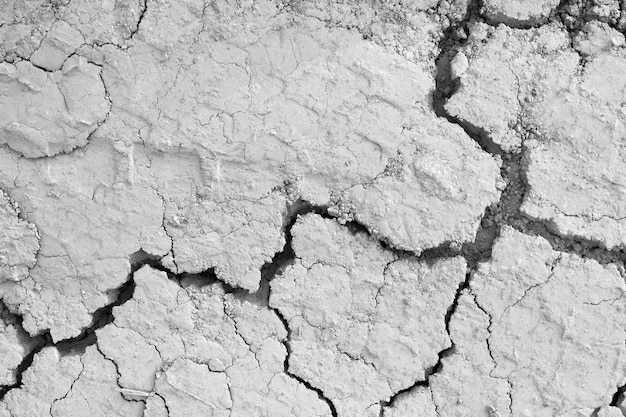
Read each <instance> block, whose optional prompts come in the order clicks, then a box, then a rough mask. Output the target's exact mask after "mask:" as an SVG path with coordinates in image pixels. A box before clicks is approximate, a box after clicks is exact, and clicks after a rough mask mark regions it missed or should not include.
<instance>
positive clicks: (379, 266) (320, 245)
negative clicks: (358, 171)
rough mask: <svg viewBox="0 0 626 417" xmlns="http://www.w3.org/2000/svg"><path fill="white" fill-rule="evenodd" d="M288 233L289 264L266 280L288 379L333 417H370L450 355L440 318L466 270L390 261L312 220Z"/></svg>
mask: <svg viewBox="0 0 626 417" xmlns="http://www.w3.org/2000/svg"><path fill="white" fill-rule="evenodd" d="M292 231H293V236H294V240H293V247H294V251H295V255H296V261H295V262H294V264H293V265H291V266H289V267H288V268H287V269H286V270H285V271H284V273H283V274H282V275H281V276H279V277H277V278H276V279H274V280H272V282H271V290H272V291H271V295H270V306H272V307H274V308H276V309H278V311H280V313H281V314H282V315H283V317H284V318H285V320H286V321H287V323H288V326H289V328H290V335H291V337H290V340H289V346H290V347H291V356H290V360H289V371H290V372H292V373H294V374H295V375H297V376H299V377H300V378H302V379H303V380H305V381H307V382H308V383H310V384H311V385H312V386H313V387H317V388H319V389H320V390H321V391H322V392H323V393H324V395H325V396H326V397H327V398H329V399H330V400H331V401H332V402H333V403H334V404H335V406H336V407H337V412H338V413H339V415H342V416H364V415H379V412H380V405H379V403H380V402H382V401H384V400H387V399H389V398H390V397H391V396H392V395H394V394H395V393H397V392H398V391H400V390H402V389H406V388H408V387H410V386H412V385H413V384H414V383H415V381H416V380H422V379H425V377H426V370H427V369H429V368H430V367H432V366H434V365H435V363H436V362H437V358H438V356H437V355H438V352H439V351H441V350H443V349H445V348H447V347H449V346H450V340H449V338H448V334H447V333H446V329H445V323H444V317H445V314H446V311H447V309H448V307H449V305H450V304H451V303H452V300H453V299H454V294H455V291H456V288H457V286H458V285H459V284H460V282H461V281H462V280H463V279H464V277H465V262H464V261H463V260H462V259H460V258H452V259H447V260H439V261H436V262H434V263H432V264H426V263H420V262H418V261H416V260H414V259H411V258H408V259H402V260H398V259H396V258H395V256H394V255H393V254H392V253H391V252H389V251H385V250H384V249H383V248H382V247H381V246H380V245H379V244H378V243H377V242H375V241H373V240H372V239H371V238H370V237H369V236H368V235H366V234H365V233H362V232H357V233H356V234H353V233H351V232H350V231H349V230H348V229H346V228H344V227H342V226H340V225H339V224H338V223H337V222H335V221H334V220H327V219H324V218H322V217H320V216H318V215H307V216H305V217H302V218H300V219H299V220H298V222H297V223H296V225H295V226H294V228H293V229H292Z"/></svg>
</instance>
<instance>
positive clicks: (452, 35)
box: [381, 0, 626, 416]
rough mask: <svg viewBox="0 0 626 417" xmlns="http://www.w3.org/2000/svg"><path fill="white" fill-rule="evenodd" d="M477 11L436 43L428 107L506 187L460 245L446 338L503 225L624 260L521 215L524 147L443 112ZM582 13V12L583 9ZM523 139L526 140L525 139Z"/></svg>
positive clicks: (569, 248)
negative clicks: (494, 165) (507, 147)
mask: <svg viewBox="0 0 626 417" xmlns="http://www.w3.org/2000/svg"><path fill="white" fill-rule="evenodd" d="M574 1H575V0H574ZM585 1H586V4H587V6H586V7H588V4H589V1H588V0H585ZM570 3H572V0H565V1H562V3H561V4H560V5H559V7H558V8H557V10H556V11H555V12H554V13H553V15H552V16H551V17H550V19H549V21H554V20H556V19H557V18H558V19H561V20H559V21H561V22H562V23H563V25H564V26H566V27H567V25H566V24H565V22H563V21H562V19H563V17H562V13H563V12H562V11H563V10H564V9H565V8H566V7H567V6H568V5H569V4H570ZM480 8H481V4H480V0H473V1H471V3H470V4H469V5H468V10H467V13H466V15H465V17H464V18H463V20H462V21H460V22H458V23H457V24H456V25H451V26H450V27H449V28H448V29H447V30H446V31H445V32H444V37H443V38H442V39H441V41H440V43H439V48H440V54H439V56H438V57H437V59H436V61H435V62H436V68H437V74H436V76H435V82H436V83H435V91H434V92H433V95H432V105H433V110H434V112H435V114H436V115H437V116H438V117H441V118H444V119H446V120H447V121H448V122H450V123H452V124H456V125H458V126H460V127H461V128H462V129H463V130H464V131H465V133H466V134H467V135H468V136H469V137H470V138H471V139H473V140H474V141H475V142H476V143H477V144H478V146H480V148H481V149H482V150H483V151H485V152H487V153H489V154H490V155H491V156H492V157H494V159H496V160H500V161H501V163H502V164H501V170H500V174H501V177H502V178H503V180H504V181H505V184H506V185H505V188H504V190H503V191H502V194H501V196H500V199H499V201H498V202H497V203H495V204H494V205H492V206H490V207H488V208H487V209H486V210H485V214H484V216H483V217H482V219H481V224H480V226H479V228H478V231H477V234H476V237H475V239H474V241H473V242H470V243H466V244H464V245H463V246H462V249H461V254H462V255H463V256H464V258H465V260H466V262H467V265H468V270H467V274H466V277H465V281H464V282H462V283H461V284H460V285H459V287H458V288H457V291H456V294H455V297H454V300H453V302H452V304H451V305H450V307H449V308H448V311H447V312H446V316H445V326H446V331H447V333H448V335H450V329H449V325H450V320H451V319H452V316H453V315H454V313H455V312H456V309H457V306H458V301H459V298H460V296H461V295H462V294H463V292H464V291H466V290H468V289H469V288H470V283H471V279H472V277H473V275H474V273H476V271H477V270H478V266H479V264H480V263H482V262H486V261H488V260H489V259H490V258H491V254H492V251H493V247H494V244H495V242H496V239H497V237H498V236H499V235H500V233H501V230H502V227H503V226H505V225H507V226H510V227H513V228H514V229H516V230H518V231H520V232H522V233H525V234H530V235H534V236H540V237H542V238H544V239H545V240H547V241H548V242H549V243H550V245H551V246H552V248H553V249H554V250H557V251H561V252H566V253H572V254H576V255H578V256H581V257H583V258H591V259H594V260H596V261H598V262H599V263H609V262H618V263H619V264H621V265H623V264H624V262H625V261H626V256H625V254H624V252H623V251H621V250H615V251H610V250H607V249H605V248H602V246H601V244H600V243H599V242H592V241H590V240H587V239H583V238H571V237H564V236H560V235H559V234H558V233H557V232H556V231H555V230H554V227H551V225H549V224H546V223H545V222H541V221H537V220H532V219H529V218H528V217H526V216H524V215H523V214H522V212H521V206H522V203H523V201H524V197H525V195H526V193H527V190H528V189H529V185H528V178H527V176H526V167H527V165H528V161H527V155H526V152H525V148H524V147H522V149H521V151H520V152H517V153H512V152H505V151H504V150H503V149H502V147H501V146H500V145H498V144H497V143H495V142H494V141H493V140H492V139H491V138H490V135H489V134H488V132H486V131H485V130H484V129H482V128H480V127H477V126H474V125H472V124H471V123H469V122H467V121H464V120H462V119H460V118H458V117H455V116H452V115H450V114H449V113H448V112H447V110H446V108H445V104H446V102H447V101H448V100H449V99H450V98H451V97H452V96H453V95H454V94H455V93H456V92H457V91H458V89H459V87H460V82H459V80H454V79H452V76H451V70H450V63H451V61H452V59H453V58H454V57H455V56H456V54H457V53H459V52H460V51H462V50H463V48H464V47H465V45H466V44H467V42H468V39H469V28H470V26H471V25H472V24H473V23H476V22H485V23H487V24H492V23H490V22H489V21H488V20H486V19H485V18H484V17H483V16H481V12H480ZM584 13H586V9H585V10H584ZM538 26H540V25H538ZM582 26H583V24H579V25H570V26H569V29H568V32H569V34H570V36H571V37H572V39H573V37H574V36H576V34H577V33H578V31H580V30H581V28H582ZM522 131H523V132H522V135H527V134H528V132H527V131H526V130H525V129H522ZM522 139H525V137H523V138H522ZM522 142H523V140H522ZM454 351H455V346H454V342H451V346H450V347H449V348H446V349H444V350H442V351H440V352H439V354H438V361H437V363H436V364H435V365H434V366H433V367H432V368H430V369H427V370H426V373H425V375H426V377H425V379H423V380H419V381H416V382H415V383H414V384H413V385H412V386H410V387H408V388H405V389H403V390H401V391H399V392H397V393H396V394H394V395H393V396H392V397H391V398H390V399H389V400H388V401H384V402H381V406H382V407H381V416H382V415H383V414H384V410H385V409H386V408H389V407H393V404H394V402H395V401H396V399H397V398H398V397H400V396H402V395H403V394H405V393H408V392H410V391H412V390H413V389H415V388H417V387H429V384H430V378H431V377H432V376H433V375H435V374H437V373H438V372H439V371H441V369H442V368H443V363H442V361H443V359H444V358H445V357H447V356H450V355H451V354H453V353H454ZM625 392H626V386H624V387H621V388H620V389H619V390H618V392H617V393H616V394H615V396H614V397H613V402H612V403H611V404H613V403H617V401H618V399H619V398H620V396H621V395H624V393H625Z"/></svg>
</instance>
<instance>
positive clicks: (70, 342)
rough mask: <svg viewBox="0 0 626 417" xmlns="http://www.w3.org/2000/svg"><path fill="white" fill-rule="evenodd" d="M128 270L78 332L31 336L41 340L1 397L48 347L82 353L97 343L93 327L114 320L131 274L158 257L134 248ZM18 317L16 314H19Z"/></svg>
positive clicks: (19, 381) (129, 286)
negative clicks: (56, 336)
mask: <svg viewBox="0 0 626 417" xmlns="http://www.w3.org/2000/svg"><path fill="white" fill-rule="evenodd" d="M130 263H131V271H130V274H129V275H128V278H127V279H126V281H125V282H124V283H123V284H122V285H121V286H120V287H118V288H117V289H116V290H114V291H112V293H114V294H116V295H115V298H114V299H113V301H112V302H110V303H109V304H107V305H105V306H103V307H100V308H99V309H97V310H96V311H94V312H93V313H92V322H91V325H90V326H89V327H87V328H85V329H84V330H83V331H82V332H81V333H80V334H79V335H78V336H75V337H72V338H69V339H64V340H60V341H57V342H54V341H53V340H52V337H51V335H50V332H49V331H47V332H45V333H43V334H41V335H37V336H33V337H32V338H33V340H40V342H39V343H37V344H36V346H35V348H34V349H33V350H32V351H31V352H30V353H29V354H28V355H26V356H25V357H24V359H23V360H22V362H21V363H20V364H19V365H18V367H17V372H16V382H15V383H14V384H12V385H8V386H3V387H0V401H1V400H2V399H3V398H4V396H5V395H6V394H7V393H8V392H9V391H11V390H13V389H15V388H20V387H21V386H22V380H23V377H24V372H26V370H27V369H29V368H30V366H31V365H32V363H33V359H34V358H35V356H36V355H37V354H38V353H39V352H41V351H42V350H43V349H44V348H47V347H56V348H57V349H58V350H59V352H60V353H61V354H62V355H70V354H76V353H78V354H80V353H84V351H85V349H86V348H87V347H88V346H91V345H94V344H95V343H96V341H97V340H96V333H95V332H96V331H97V330H99V329H101V328H103V327H105V326H106V325H108V324H110V323H112V322H113V308H114V307H117V306H120V305H122V304H124V303H125V302H126V301H128V300H130V298H131V297H132V296H133V292H134V290H135V281H134V279H133V276H134V274H135V272H137V271H138V270H139V269H140V268H141V267H142V266H144V265H156V264H157V263H158V259H157V258H154V257H151V256H149V255H147V254H146V253H145V252H143V251H139V252H136V253H134V254H132V255H131V256H130ZM18 317H19V316H18Z"/></svg>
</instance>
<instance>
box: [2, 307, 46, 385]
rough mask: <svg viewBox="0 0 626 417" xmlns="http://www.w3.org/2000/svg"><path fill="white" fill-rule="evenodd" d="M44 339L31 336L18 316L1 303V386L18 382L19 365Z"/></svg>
mask: <svg viewBox="0 0 626 417" xmlns="http://www.w3.org/2000/svg"><path fill="white" fill-rule="evenodd" d="M40 343H42V340H40V339H38V338H30V337H29V336H28V334H26V332H25V331H24V330H23V329H22V328H21V326H20V324H19V320H18V318H17V317H16V316H14V315H12V314H10V313H9V311H8V310H7V309H6V308H5V307H4V306H3V305H1V304H0V352H2V355H1V356H0V386H9V385H13V384H15V383H16V382H17V378H16V376H17V373H18V366H19V365H20V364H21V363H22V361H23V360H24V358H25V357H26V356H27V355H28V354H29V353H31V352H32V350H33V349H34V348H36V347H37V345H38V344H40Z"/></svg>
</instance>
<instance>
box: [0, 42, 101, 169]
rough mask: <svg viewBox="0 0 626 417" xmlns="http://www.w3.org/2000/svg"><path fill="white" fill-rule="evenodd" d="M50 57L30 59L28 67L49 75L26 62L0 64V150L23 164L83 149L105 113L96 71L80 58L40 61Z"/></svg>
mask: <svg viewBox="0 0 626 417" xmlns="http://www.w3.org/2000/svg"><path fill="white" fill-rule="evenodd" d="M43 45H48V44H46V43H44V44H43ZM46 48H49V47H48V46H46ZM41 50H42V49H39V50H38V51H41ZM49 53H50V54H51V52H42V53H41V54H42V55H35V56H36V57H37V59H36V60H35V61H34V62H33V63H35V62H39V63H40V64H41V65H42V66H48V67H49V68H54V69H56V70H55V71H54V72H52V73H46V72H44V71H43V70H41V69H39V68H37V67H35V66H34V65H33V63H30V62H28V61H18V62H17V63H16V64H15V65H13V64H10V63H7V62H2V63H0V108H2V116H0V132H1V133H2V135H1V136H0V144H4V143H6V144H8V145H9V146H10V147H11V149H13V150H15V151H17V152H19V153H21V154H22V155H24V156H26V157H28V158H36V157H42V156H53V155H56V154H58V153H60V152H69V151H71V150H73V149H74V148H76V147H77V146H83V145H85V144H86V143H87V138H88V136H89V134H90V133H91V132H93V131H94V130H95V129H96V127H97V126H98V124H99V123H101V122H102V121H103V120H104V119H105V117H106V115H107V112H108V110H109V103H108V102H107V100H106V97H105V91H104V85H103V84H102V80H101V79H100V68H98V67H97V66H95V65H93V64H91V63H89V62H87V60H86V59H85V58H83V57H80V56H73V57H71V58H69V59H67V60H65V59H64V57H48V56H43V55H44V54H49ZM57 58H58V62H53V61H55V60H56V59H57ZM53 64H54V65H53ZM57 64H58V65H57ZM60 65H62V68H56V67H57V66H60Z"/></svg>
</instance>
